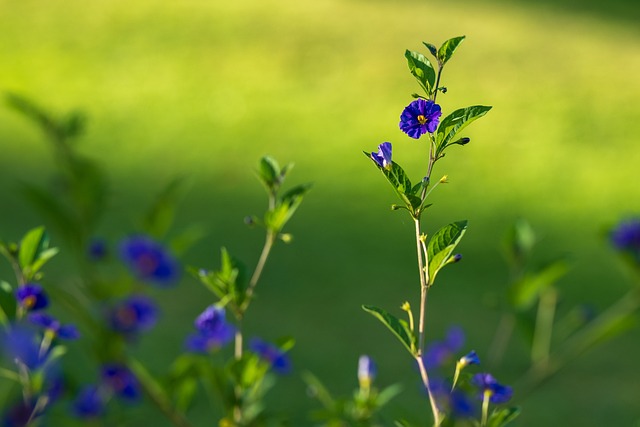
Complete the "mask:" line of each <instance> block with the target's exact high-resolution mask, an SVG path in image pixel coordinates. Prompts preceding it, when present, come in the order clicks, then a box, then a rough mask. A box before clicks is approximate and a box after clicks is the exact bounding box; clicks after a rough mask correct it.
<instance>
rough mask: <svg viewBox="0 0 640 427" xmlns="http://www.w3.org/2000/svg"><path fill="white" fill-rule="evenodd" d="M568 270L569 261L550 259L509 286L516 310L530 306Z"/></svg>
mask: <svg viewBox="0 0 640 427" xmlns="http://www.w3.org/2000/svg"><path fill="white" fill-rule="evenodd" d="M568 271H569V263H568V261H567V260H566V259H564V258H561V259H558V260H556V261H552V262H550V263H548V264H547V265H545V266H543V267H542V268H540V269H539V270H537V271H535V272H532V273H528V274H526V275H525V276H524V277H522V278H521V279H520V280H518V281H517V282H516V283H514V284H513V285H512V286H511V288H510V293H509V297H510V302H511V304H512V305H513V306H514V308H515V309H516V310H526V309H528V308H530V307H531V306H532V305H533V304H534V303H535V302H536V301H537V299H538V298H539V297H540V294H541V293H542V292H544V291H545V290H546V289H547V288H549V287H550V286H553V285H554V284H555V283H556V282H557V281H558V280H560V279H561V278H562V277H563V276H565V275H566V274H567V272H568Z"/></svg>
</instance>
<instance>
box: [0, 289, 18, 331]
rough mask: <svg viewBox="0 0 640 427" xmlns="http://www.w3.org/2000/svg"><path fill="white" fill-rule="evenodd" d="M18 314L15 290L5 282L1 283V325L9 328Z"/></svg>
mask: <svg viewBox="0 0 640 427" xmlns="http://www.w3.org/2000/svg"><path fill="white" fill-rule="evenodd" d="M15 313H16V298H15V296H14V294H13V288H12V287H11V285H10V284H9V283H7V282H5V281H0V324H2V325H3V326H8V325H9V322H10V321H12V320H13V318H14V317H15Z"/></svg>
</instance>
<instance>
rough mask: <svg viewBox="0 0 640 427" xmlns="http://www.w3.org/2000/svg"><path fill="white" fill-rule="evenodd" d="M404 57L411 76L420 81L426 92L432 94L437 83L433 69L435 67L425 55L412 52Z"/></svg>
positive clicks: (407, 52)
mask: <svg viewBox="0 0 640 427" xmlns="http://www.w3.org/2000/svg"><path fill="white" fill-rule="evenodd" d="M404 57H405V58H407V64H408V65H409V71H411V74H413V76H414V77H415V78H416V80H418V83H420V86H422V88H423V89H424V90H425V92H427V94H431V91H432V88H433V85H434V84H435V82H436V72H435V70H434V69H433V65H431V61H429V60H428V59H427V57H425V56H424V55H423V54H421V53H419V52H414V51H410V50H407V51H406V52H405V53H404Z"/></svg>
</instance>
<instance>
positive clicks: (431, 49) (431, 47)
mask: <svg viewBox="0 0 640 427" xmlns="http://www.w3.org/2000/svg"><path fill="white" fill-rule="evenodd" d="M422 44H423V45H425V47H426V48H427V49H429V52H431V55H433V56H434V57H435V58H436V59H438V48H437V47H435V46H434V45H432V44H431V43H426V42H422Z"/></svg>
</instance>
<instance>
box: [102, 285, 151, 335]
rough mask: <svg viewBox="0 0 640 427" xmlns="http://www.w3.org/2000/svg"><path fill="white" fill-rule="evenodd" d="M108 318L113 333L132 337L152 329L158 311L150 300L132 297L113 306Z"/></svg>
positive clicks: (136, 296) (142, 297)
mask: <svg viewBox="0 0 640 427" xmlns="http://www.w3.org/2000/svg"><path fill="white" fill-rule="evenodd" d="M108 317H109V324H110V326H111V328H112V329H113V330H114V331H116V332H120V333H122V334H125V335H132V334H137V333H139V332H144V331H148V330H150V329H151V328H153V327H154V326H155V324H156V322H157V320H158V309H157V307H156V305H155V303H154V302H153V300H152V299H151V298H148V297H146V296H143V295H133V296H130V297H129V298H127V299H125V300H123V301H120V302H119V303H118V304H116V305H114V306H113V307H112V308H111V310H110V311H109V313H108Z"/></svg>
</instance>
